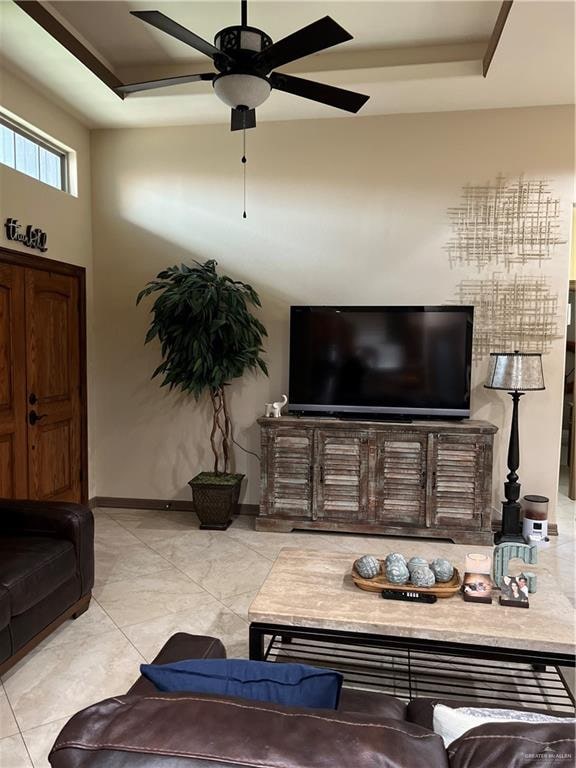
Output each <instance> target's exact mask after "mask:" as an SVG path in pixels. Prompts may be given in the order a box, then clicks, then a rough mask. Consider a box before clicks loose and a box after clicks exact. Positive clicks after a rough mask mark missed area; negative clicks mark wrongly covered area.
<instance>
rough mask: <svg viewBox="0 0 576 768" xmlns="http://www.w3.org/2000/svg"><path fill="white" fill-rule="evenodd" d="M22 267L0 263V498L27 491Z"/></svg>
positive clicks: (10, 497)
mask: <svg viewBox="0 0 576 768" xmlns="http://www.w3.org/2000/svg"><path fill="white" fill-rule="evenodd" d="M24 328H25V314H24V270H23V269H19V268H18V267H13V266H11V265H9V264H0V498H6V499H14V498H25V497H26V495H27V493H28V469H27V466H28V453H27V429H26V346H25V334H24V332H23V329H24Z"/></svg>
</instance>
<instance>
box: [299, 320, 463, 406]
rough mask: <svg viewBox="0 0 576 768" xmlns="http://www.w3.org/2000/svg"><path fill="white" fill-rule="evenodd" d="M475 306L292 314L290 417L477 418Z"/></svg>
mask: <svg viewBox="0 0 576 768" xmlns="http://www.w3.org/2000/svg"><path fill="white" fill-rule="evenodd" d="M473 314H474V308H473V307H468V306H449V307H445V306H438V307H434V306H425V307H301V306H293V307H291V308H290V384H289V387H290V389H289V393H290V394H289V403H290V405H289V410H290V412H291V413H300V414H310V415H334V416H354V415H356V416H366V417H372V418H378V417H380V416H382V417H384V418H386V417H389V418H394V417H401V416H403V417H410V416H414V417H420V418H422V417H442V418H467V417H469V416H470V369H471V360H472V324H473Z"/></svg>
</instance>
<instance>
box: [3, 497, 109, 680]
mask: <svg viewBox="0 0 576 768" xmlns="http://www.w3.org/2000/svg"><path fill="white" fill-rule="evenodd" d="M93 585H94V518H93V517H92V512H91V511H90V510H89V509H88V508H87V507H83V506H81V505H79V504H67V503H60V502H41V501H13V500H6V499H1V500H0V674H2V673H4V672H5V671H6V670H7V669H9V668H10V667H11V666H12V665H13V664H15V663H16V662H17V661H19V660H20V659H21V658H22V657H23V656H24V655H25V654H26V653H28V651H29V650H30V649H31V648H33V647H34V646H35V645H36V644H37V643H39V642H40V641H41V640H42V639H43V638H44V637H46V636H47V635H48V634H49V633H50V632H52V631H53V630H54V629H56V627H57V626H58V625H59V624H61V623H62V622H63V621H65V620H66V619H68V618H70V617H73V618H76V617H77V616H79V615H80V614H81V613H84V611H85V610H86V609H87V608H88V605H89V603H90V596H91V592H92V587H93Z"/></svg>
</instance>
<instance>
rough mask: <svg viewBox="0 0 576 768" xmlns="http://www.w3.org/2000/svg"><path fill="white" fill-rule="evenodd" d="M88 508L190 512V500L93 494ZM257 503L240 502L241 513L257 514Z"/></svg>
mask: <svg viewBox="0 0 576 768" xmlns="http://www.w3.org/2000/svg"><path fill="white" fill-rule="evenodd" d="M88 506H89V507H90V509H94V508H95V507H104V508H105V509H166V510H174V511H176V512H192V502H191V501H183V500H180V499H131V498H125V497H122V496H94V497H93V498H91V499H90V501H89V502H88ZM258 510H259V507H258V504H240V514H241V515H257V514H258Z"/></svg>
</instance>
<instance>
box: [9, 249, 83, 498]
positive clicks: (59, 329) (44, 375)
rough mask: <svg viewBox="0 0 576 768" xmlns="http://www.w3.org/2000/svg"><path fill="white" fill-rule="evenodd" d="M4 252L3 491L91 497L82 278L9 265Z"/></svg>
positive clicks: (23, 495)
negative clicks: (87, 465) (88, 490)
mask: <svg viewBox="0 0 576 768" xmlns="http://www.w3.org/2000/svg"><path fill="white" fill-rule="evenodd" d="M4 257H5V254H4V252H0V278H1V279H0V496H3V497H5V498H28V499H36V500H54V501H74V502H81V501H86V482H85V477H84V476H83V475H84V474H85V469H84V465H85V415H84V414H85V395H84V392H85V388H84V358H83V350H84V344H83V343H82V342H83V333H84V317H83V311H82V310H83V303H82V299H83V287H84V285H83V275H80V274H74V271H75V270H76V268H72V267H69V268H68V270H67V269H66V268H67V265H62V269H63V271H64V272H66V271H70V272H72V274H62V273H59V272H56V271H52V270H51V269H50V270H47V269H38V268H31V267H28V266H20V265H19V264H15V263H12V264H3V263H1V262H2V261H3V259H4ZM20 258H21V259H22V260H23V261H24V262H25V263H26V262H28V263H29V262H30V260H31V258H30V257H27V258H24V255H21V256H20ZM12 260H13V261H18V259H17V258H14V257H12ZM41 261H42V262H43V263H44V262H47V260H41ZM48 263H50V264H54V262H48Z"/></svg>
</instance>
